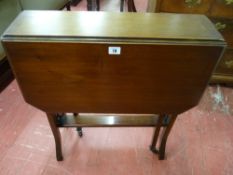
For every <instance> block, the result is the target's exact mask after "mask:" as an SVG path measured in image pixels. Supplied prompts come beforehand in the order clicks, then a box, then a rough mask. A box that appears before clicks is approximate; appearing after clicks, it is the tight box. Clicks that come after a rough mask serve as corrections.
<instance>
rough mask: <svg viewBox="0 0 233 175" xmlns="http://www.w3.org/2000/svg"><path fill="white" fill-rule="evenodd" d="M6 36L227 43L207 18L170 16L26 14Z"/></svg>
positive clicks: (43, 12) (20, 17) (100, 13)
mask: <svg viewBox="0 0 233 175" xmlns="http://www.w3.org/2000/svg"><path fill="white" fill-rule="evenodd" d="M7 36H10V37H15V38H23V37H30V36H31V37H37V39H40V38H43V37H46V40H48V37H49V38H50V39H58V38H63V39H64V38H66V39H72V38H75V39H76V41H77V38H79V39H80V40H82V39H93V38H94V39H106V38H112V39H113V38H115V39H118V40H121V39H149V40H152V39H156V40H159V39H161V40H163V41H164V40H186V41H187V40H191V41H202V42H203V41H204V40H206V41H224V39H223V38H222V36H221V35H220V34H219V33H218V32H217V31H216V29H215V27H214V26H213V24H212V23H211V22H210V21H209V20H208V18H207V17H205V16H203V15H190V14H187V15H185V14H182V15H181V14H168V13H167V14H166V13H157V14H156V13H119V12H66V11H23V12H22V13H21V14H20V15H19V16H18V17H17V19H16V20H15V21H14V23H13V24H12V25H11V26H10V27H9V28H8V30H6V32H5V33H4V37H7ZM27 39H29V38H27Z"/></svg>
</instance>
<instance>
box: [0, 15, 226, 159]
mask: <svg viewBox="0 0 233 175" xmlns="http://www.w3.org/2000/svg"><path fill="white" fill-rule="evenodd" d="M45 17H46V18H45ZM88 19H92V20H88ZM113 19H114V20H113ZM190 19H193V21H191V20H190ZM174 20H175V21H176V22H177V24H178V25H175V26H174ZM88 21H90V22H88ZM93 21H95V22H93ZM19 24H20V25H19ZM61 26H62V27H61ZM122 26H124V27H122ZM2 41H3V45H4V47H5V49H6V52H7V55H8V57H9V59H10V62H11V65H12V67H13V69H14V73H15V75H16V78H17V81H18V83H19V85H20V88H21V90H22V93H23V96H24V99H25V100H26V101H27V102H28V103H29V104H31V105H33V106H35V107H37V108H39V109H41V110H43V111H45V112H46V113H47V115H48V119H49V122H50V126H51V128H52V131H53V134H54V137H55V143H56V152H57V159H58V160H61V159H62V157H61V156H62V154H61V139H60V134H59V129H58V128H59V127H60V126H74V127H80V125H79V123H81V124H82V125H81V126H85V125H86V126H88V124H85V121H88V120H89V119H88V117H85V118H84V117H81V118H78V119H77V116H76V119H75V115H76V114H75V115H74V116H73V118H72V117H71V119H70V118H67V117H66V116H65V121H66V122H64V123H60V122H59V119H62V118H63V117H64V113H66V112H70V113H74V112H78V113H120V114H125V113H129V114H135V113H137V114H158V115H160V114H166V115H160V116H162V118H161V119H162V120H163V122H164V120H165V119H166V116H167V115H169V116H170V117H169V122H168V123H167V124H166V125H165V123H166V122H165V123H162V124H161V121H160V122H159V127H158V128H160V127H161V126H163V127H164V132H163V134H162V135H161V137H162V138H161V143H160V148H159V151H158V153H159V157H160V159H163V158H164V154H165V146H166V140H167V137H168V135H169V133H170V130H171V128H172V125H173V124H174V121H175V119H176V116H177V114H180V113H182V112H184V111H186V110H188V109H190V108H192V107H193V106H195V105H197V104H198V102H199V100H200V98H201V96H202V93H203V92H204V90H205V88H206V86H207V84H208V81H209V78H210V75H211V73H212V71H213V70H214V68H215V66H216V63H217V62H218V60H219V57H220V56H221V54H222V53H223V51H224V48H225V42H224V40H223V38H222V37H221V35H220V34H219V33H218V32H217V31H216V29H215V28H214V26H213V25H212V23H211V22H210V21H209V20H208V19H207V18H206V17H204V16H202V15H170V14H135V13H125V14H122V13H106V12H98V13H94V12H92V13H90V12H82V13H74V12H33V11H26V12H23V13H22V14H21V15H20V16H19V17H18V18H17V19H16V20H15V21H14V23H13V24H12V25H11V27H10V28H9V29H8V30H7V31H6V32H5V33H4V35H3V38H2ZM110 46H114V47H119V48H121V53H120V54H119V55H111V54H109V53H108V49H109V47H110ZM197 67H198V70H197V69H196V68H197ZM111 117H112V116H109V117H102V118H98V117H96V119H92V118H90V120H91V121H90V123H91V122H93V123H92V124H90V123H89V124H90V125H91V126H93V125H97V124H98V125H99V126H105V125H107V123H108V122H109V119H111ZM123 117H124V116H121V117H118V118H117V117H112V119H114V121H115V119H116V122H115V123H114V124H117V125H118V126H129V125H132V126H136V125H138V126H142V125H145V126H146V125H149V124H148V122H151V124H150V125H151V126H156V125H158V124H157V120H156V119H155V118H154V117H152V118H151V117H150V118H147V119H146V117H144V118H143V117H141V119H140V120H139V119H136V116H135V117H134V119H132V117H128V118H127V117H125V118H123ZM63 119H64V118H63ZM67 119H70V120H67ZM74 119H75V120H74ZM98 119H99V120H98ZM145 119H146V120H145ZM129 120H132V121H131V124H128V121H129ZM67 121H68V122H67ZM82 122H84V123H82ZM108 126H110V125H108ZM156 135H157V134H155V137H154V138H155V139H154V140H155V141H154V142H156V140H157V136H156ZM153 145H154V144H153V143H152V146H153Z"/></svg>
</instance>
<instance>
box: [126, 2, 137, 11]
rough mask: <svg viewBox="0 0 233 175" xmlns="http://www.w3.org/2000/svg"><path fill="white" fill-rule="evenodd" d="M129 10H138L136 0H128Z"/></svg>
mask: <svg viewBox="0 0 233 175" xmlns="http://www.w3.org/2000/svg"><path fill="white" fill-rule="evenodd" d="M128 11H129V12H137V10H136V7H135V4H134V0H128Z"/></svg>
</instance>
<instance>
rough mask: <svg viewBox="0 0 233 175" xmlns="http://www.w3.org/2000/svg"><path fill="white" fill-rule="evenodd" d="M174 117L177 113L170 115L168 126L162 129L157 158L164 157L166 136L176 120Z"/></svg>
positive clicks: (162, 158) (161, 158)
mask: <svg viewBox="0 0 233 175" xmlns="http://www.w3.org/2000/svg"><path fill="white" fill-rule="evenodd" d="M176 117H177V115H171V116H170V121H169V123H168V126H167V127H165V128H164V129H163V133H162V139H161V143H160V147H159V160H164V158H165V148H166V143H167V138H168V135H169V133H170V131H171V129H172V126H173V125H174V123H175V121H176Z"/></svg>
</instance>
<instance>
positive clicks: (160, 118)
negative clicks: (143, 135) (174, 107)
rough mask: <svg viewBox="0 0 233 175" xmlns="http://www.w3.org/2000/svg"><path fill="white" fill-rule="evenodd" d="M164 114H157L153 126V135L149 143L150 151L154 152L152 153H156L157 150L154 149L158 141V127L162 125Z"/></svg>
mask: <svg viewBox="0 0 233 175" xmlns="http://www.w3.org/2000/svg"><path fill="white" fill-rule="evenodd" d="M164 116H165V115H159V119H158V123H157V125H156V127H155V131H154V136H153V139H152V143H151V146H150V150H151V151H152V152H154V153H158V150H157V149H156V144H157V142H158V137H159V133H160V128H161V127H162V124H163V118H164Z"/></svg>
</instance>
